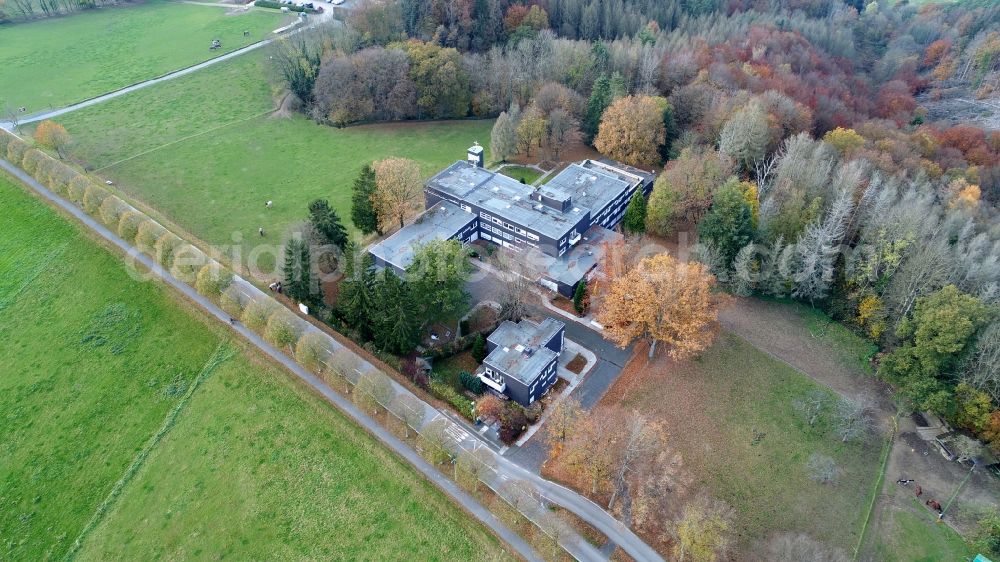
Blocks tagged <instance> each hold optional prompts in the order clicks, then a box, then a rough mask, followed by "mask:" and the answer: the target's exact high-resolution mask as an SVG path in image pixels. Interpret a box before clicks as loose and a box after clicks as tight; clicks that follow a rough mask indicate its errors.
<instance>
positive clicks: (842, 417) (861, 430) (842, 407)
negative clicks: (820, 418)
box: [833, 398, 875, 443]
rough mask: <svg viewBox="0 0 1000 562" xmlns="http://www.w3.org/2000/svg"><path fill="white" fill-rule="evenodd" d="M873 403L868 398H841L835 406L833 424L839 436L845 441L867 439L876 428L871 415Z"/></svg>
mask: <svg viewBox="0 0 1000 562" xmlns="http://www.w3.org/2000/svg"><path fill="white" fill-rule="evenodd" d="M871 409H872V404H871V401H870V400H869V399H867V398H862V399H860V400H851V399H850V398H841V399H840V401H839V402H838V403H837V406H836V407H835V408H834V413H833V422H834V423H833V425H834V431H836V433H837V436H838V437H840V440H841V441H842V442H844V443H847V442H848V441H854V440H856V439H865V438H867V437H868V435H869V434H871V432H872V431H873V430H874V429H875V421H874V420H873V419H872V415H871Z"/></svg>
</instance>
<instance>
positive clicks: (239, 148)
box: [62, 54, 492, 267]
mask: <svg viewBox="0 0 1000 562" xmlns="http://www.w3.org/2000/svg"><path fill="white" fill-rule="evenodd" d="M269 92H270V90H269V86H268V79H267V67H266V60H264V55H263V54H262V55H259V56H258V55H248V56H244V57H238V58H237V59H236V60H233V61H227V62H225V63H222V64H220V65H218V66H217V67H213V68H210V69H206V70H204V71H200V72H197V73H194V74H192V75H190V76H185V77H183V78H179V79H177V80H174V81H171V82H168V83H165V84H161V85H158V86H157V87H156V88H150V89H148V90H144V91H140V92H136V93H135V94H130V95H128V96H123V97H122V98H118V99H115V100H112V101H109V102H107V103H105V104H101V105H99V106H95V107H93V108H87V109H84V110H81V111H79V112H75V113H72V114H69V115H67V116H66V118H65V119H64V120H62V122H63V124H64V125H65V126H66V128H67V130H68V131H69V132H70V134H71V135H73V137H74V138H75V141H76V147H75V149H74V154H75V155H76V156H77V157H78V158H80V159H81V160H84V161H85V162H87V163H88V164H90V165H91V166H92V167H94V168H97V169H98V173H99V174H100V175H102V176H106V177H108V178H111V179H112V180H114V181H115V182H116V183H117V184H118V185H119V186H120V187H121V188H122V189H123V190H125V191H126V192H127V193H128V194H130V195H131V196H133V197H135V198H136V199H138V200H140V201H142V202H145V203H147V204H148V205H150V206H152V207H153V208H155V209H156V210H158V211H160V212H161V213H162V214H163V215H164V216H165V217H166V218H168V219H169V220H171V221H173V222H175V223H177V224H179V225H180V226H181V227H182V228H183V229H185V230H188V231H189V232H191V233H192V234H193V235H194V236H196V237H198V238H200V239H202V240H204V241H205V242H207V243H210V244H233V235H234V233H239V236H238V237H242V242H241V243H240V245H241V246H242V251H243V255H244V256H248V255H249V253H250V251H251V250H252V248H253V247H254V246H256V245H257V244H258V243H260V242H261V240H260V239H259V237H258V235H257V229H258V228H260V227H263V228H264V230H265V232H266V233H268V236H267V237H266V239H265V240H264V241H263V242H265V243H271V244H278V243H280V242H281V237H282V234H283V233H285V232H286V231H287V230H288V229H289V228H291V227H293V226H295V225H296V224H298V223H300V222H301V221H303V220H304V218H305V216H306V212H307V211H306V206H307V205H308V204H309V202H310V201H312V200H313V199H316V198H319V197H322V198H326V199H329V201H330V203H331V205H332V206H333V207H334V209H336V210H337V211H338V213H339V214H340V216H341V218H342V219H343V220H344V222H345V224H346V225H347V226H348V227H349V228H353V227H352V226H351V224H350V218H349V217H350V198H351V186H352V184H353V182H354V179H355V178H356V177H357V175H358V173H359V172H360V170H361V168H362V167H363V166H364V165H365V164H368V163H371V162H372V161H374V160H378V159H381V158H386V157H389V156H400V157H405V158H411V159H413V160H416V161H417V162H418V163H419V164H420V167H421V171H422V172H423V173H424V175H425V176H428V177H429V176H430V175H432V174H433V173H435V172H437V171H438V170H440V169H441V168H444V167H445V166H447V165H448V164H450V163H451V162H454V161H455V160H459V159H463V158H464V157H465V150H466V149H467V148H468V147H469V146H471V145H472V143H473V141H477V140H478V141H479V142H480V143H484V144H486V142H485V141H487V140H488V139H489V133H490V128H491V127H492V121H452V122H432V123H394V124H385V125H366V126H358V127H350V128H345V129H335V128H332V127H327V126H324V125H318V124H316V123H314V122H312V121H310V120H308V119H306V118H304V117H302V116H298V115H296V116H291V117H272V116H269V115H264V116H261V114H262V113H267V112H269V110H271V109H273V107H274V102H273V100H272V99H271V97H270V94H269ZM255 116H256V117H255ZM136 155H138V156H136ZM269 200H271V201H274V206H273V207H272V208H271V209H265V208H264V203H265V202H266V201H269ZM260 263H261V264H262V265H263V266H264V267H268V266H270V265H272V264H273V263H274V257H273V254H265V255H263V256H262V259H261V262H260Z"/></svg>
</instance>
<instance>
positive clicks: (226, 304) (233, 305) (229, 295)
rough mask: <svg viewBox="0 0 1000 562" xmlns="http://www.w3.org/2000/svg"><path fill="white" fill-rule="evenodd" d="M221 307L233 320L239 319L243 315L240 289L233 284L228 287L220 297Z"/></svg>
mask: <svg viewBox="0 0 1000 562" xmlns="http://www.w3.org/2000/svg"><path fill="white" fill-rule="evenodd" d="M219 306H220V307H222V310H225V311H226V312H227V313H228V314H229V315H230V316H232V317H233V318H239V317H240V316H241V315H242V314H243V299H242V298H241V297H240V289H239V287H237V286H236V285H233V284H230V285H229V286H228V287H226V290H225V291H222V295H221V296H220V297H219Z"/></svg>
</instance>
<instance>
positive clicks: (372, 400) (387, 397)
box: [354, 371, 396, 414]
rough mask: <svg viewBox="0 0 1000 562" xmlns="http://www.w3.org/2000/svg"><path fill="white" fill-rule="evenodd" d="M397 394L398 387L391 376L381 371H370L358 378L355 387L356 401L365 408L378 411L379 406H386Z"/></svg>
mask: <svg viewBox="0 0 1000 562" xmlns="http://www.w3.org/2000/svg"><path fill="white" fill-rule="evenodd" d="M395 396H396V389H395V388H394V387H393V386H392V382H391V381H390V380H389V377H387V376H386V375H385V373H383V372H381V371H368V372H367V373H365V374H364V375H362V377H361V378H360V379H359V380H358V384H357V386H356V387H355V388H354V401H355V402H356V403H357V404H358V406H360V407H362V408H364V409H370V410H372V411H373V412H374V413H376V414H377V413H378V409H379V407H383V408H384V407H386V406H388V405H389V404H391V403H392V399H393V398H394V397H395Z"/></svg>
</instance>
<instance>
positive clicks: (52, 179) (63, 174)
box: [45, 160, 80, 195]
mask: <svg viewBox="0 0 1000 562" xmlns="http://www.w3.org/2000/svg"><path fill="white" fill-rule="evenodd" d="M49 163H50V164H49V175H48V180H47V181H46V182H45V185H47V186H49V189H51V190H52V191H55V192H57V193H60V194H63V195H66V193H67V188H68V187H69V182H70V181H71V180H72V179H73V178H75V177H77V176H79V175H80V174H79V173H77V171H76V170H74V169H73V168H71V167H69V166H67V165H66V164H63V163H62V162H59V161H58V160H49Z"/></svg>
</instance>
